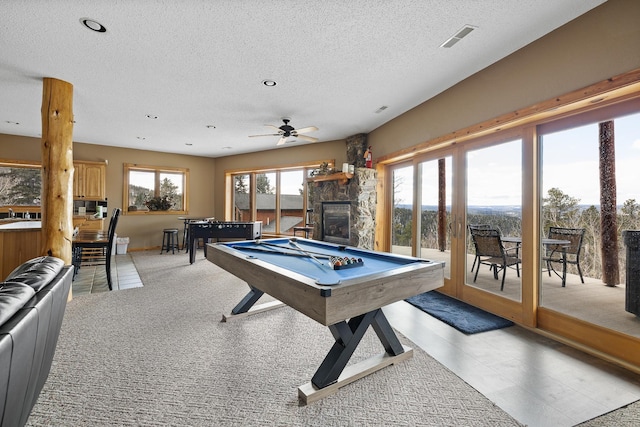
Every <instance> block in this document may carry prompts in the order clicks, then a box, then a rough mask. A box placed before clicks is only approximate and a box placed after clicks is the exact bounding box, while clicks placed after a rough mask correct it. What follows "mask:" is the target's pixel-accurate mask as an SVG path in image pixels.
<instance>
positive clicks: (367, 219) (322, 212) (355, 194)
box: [309, 134, 377, 249]
mask: <svg viewBox="0 0 640 427" xmlns="http://www.w3.org/2000/svg"><path fill="white" fill-rule="evenodd" d="M366 148H367V136H366V134H358V135H354V136H352V137H349V138H347V161H348V163H349V164H352V165H355V171H354V173H353V176H351V177H350V178H348V179H344V176H340V175H337V174H336V176H337V178H336V179H334V180H331V179H327V180H323V181H321V182H310V183H309V194H310V202H311V207H312V208H313V224H314V225H313V238H314V239H318V240H324V241H327V242H333V243H338V244H343V245H348V246H354V247H359V248H364V249H374V243H375V216H376V201H377V198H376V184H377V181H376V171H375V169H369V168H365V167H364V156H363V154H364V152H365V150H366ZM329 177H331V175H329Z"/></svg>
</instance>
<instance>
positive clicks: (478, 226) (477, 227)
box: [467, 224, 491, 273]
mask: <svg viewBox="0 0 640 427" xmlns="http://www.w3.org/2000/svg"><path fill="white" fill-rule="evenodd" d="M467 228H468V229H469V236H471V229H472V228H473V229H475V230H487V229H489V228H491V226H490V225H489V224H469V225H467ZM472 241H473V238H472ZM474 246H475V245H474ZM478 258H479V256H478V252H476V256H475V257H474V258H473V264H472V265H471V272H472V273H473V269H474V268H476V263H477V262H478Z"/></svg>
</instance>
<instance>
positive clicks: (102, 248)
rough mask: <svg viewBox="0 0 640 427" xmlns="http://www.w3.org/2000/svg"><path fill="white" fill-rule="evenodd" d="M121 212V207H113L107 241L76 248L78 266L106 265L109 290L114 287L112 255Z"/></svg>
mask: <svg viewBox="0 0 640 427" xmlns="http://www.w3.org/2000/svg"><path fill="white" fill-rule="evenodd" d="M121 212H122V210H121V209H120V208H114V209H113V214H112V215H111V219H110V220H109V227H108V228H107V241H106V242H99V243H98V242H96V243H93V244H90V245H87V246H85V247H82V246H78V247H77V248H76V251H77V252H76V253H74V256H75V257H78V264H77V268H80V267H81V266H82V265H85V266H98V265H104V266H105V270H106V273H107V285H108V286H109V290H112V289H113V286H112V280H111V256H112V255H113V242H114V240H115V234H116V227H117V225H118V219H119V217H120V213H121Z"/></svg>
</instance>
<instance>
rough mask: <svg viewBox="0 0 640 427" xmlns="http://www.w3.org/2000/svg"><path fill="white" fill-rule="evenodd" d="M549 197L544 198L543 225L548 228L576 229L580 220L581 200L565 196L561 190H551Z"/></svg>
mask: <svg viewBox="0 0 640 427" xmlns="http://www.w3.org/2000/svg"><path fill="white" fill-rule="evenodd" d="M547 194H548V195H549V197H545V198H543V214H542V215H543V221H544V222H543V225H544V228H545V229H546V228H548V227H575V226H577V225H578V221H579V220H580V207H579V206H578V203H579V202H580V199H577V198H575V197H571V196H569V195H568V194H565V193H564V192H562V190H560V189H559V188H555V187H554V188H550V189H549V191H548V192H547Z"/></svg>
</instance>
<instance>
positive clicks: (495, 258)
mask: <svg viewBox="0 0 640 427" xmlns="http://www.w3.org/2000/svg"><path fill="white" fill-rule="evenodd" d="M469 231H470V232H471V238H472V239H473V244H474V246H475V248H476V257H477V258H478V267H477V268H476V274H475V276H474V277H473V282H474V283H475V281H476V279H477V278H478V272H479V271H480V265H481V264H485V265H488V266H489V269H490V270H492V271H493V277H494V279H496V280H498V274H499V272H500V271H502V283H501V285H500V290H501V291H502V290H504V279H505V276H506V272H507V268H508V267H512V268H515V269H516V272H517V274H518V277H520V263H521V262H522V261H521V260H520V258H518V257H517V256H515V255H511V254H510V250H509V249H507V248H505V247H504V245H503V243H502V236H501V233H500V230H497V229H495V228H470V229H469ZM512 249H515V248H512Z"/></svg>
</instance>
